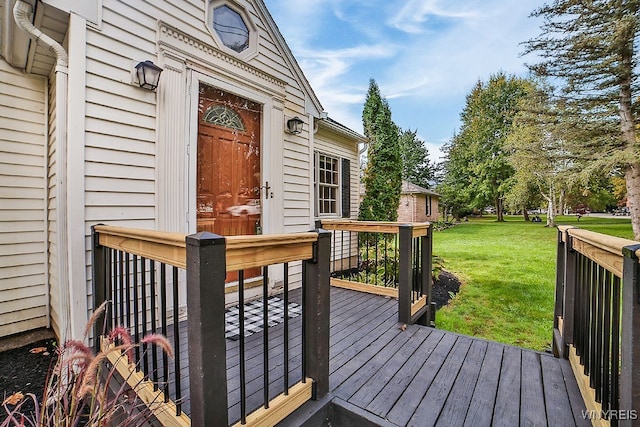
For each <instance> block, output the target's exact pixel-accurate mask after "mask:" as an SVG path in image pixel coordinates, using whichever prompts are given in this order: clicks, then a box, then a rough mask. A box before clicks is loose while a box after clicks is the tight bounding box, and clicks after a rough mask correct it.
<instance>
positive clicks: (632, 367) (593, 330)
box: [553, 227, 640, 425]
mask: <svg viewBox="0 0 640 427" xmlns="http://www.w3.org/2000/svg"><path fill="white" fill-rule="evenodd" d="M558 230H559V231H558V253H557V257H558V258H557V259H558V264H557V275H556V303H555V316H554V336H553V338H554V339H553V343H554V345H553V349H554V353H555V354H556V356H562V357H564V358H567V359H569V361H570V362H571V365H572V367H573V370H574V374H575V376H576V379H577V380H578V385H579V386H580V390H581V392H582V395H583V397H584V400H585V403H586V405H587V409H588V410H589V411H590V417H591V418H592V419H594V420H595V419H598V422H601V423H603V424H605V425H606V424H611V425H631V423H635V422H637V421H634V420H636V419H638V417H640V280H639V279H640V275H639V274H640V266H639V264H638V255H639V254H640V244H639V243H638V242H635V241H631V240H626V239H621V238H616V237H611V236H606V235H603V234H599V233H594V232H591V231H587V230H582V229H578V228H572V227H559V228H558Z"/></svg>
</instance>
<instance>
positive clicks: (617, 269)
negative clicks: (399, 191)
mask: <svg viewBox="0 0 640 427" xmlns="http://www.w3.org/2000/svg"><path fill="white" fill-rule="evenodd" d="M558 230H560V231H561V232H562V235H563V239H562V240H563V242H566V235H569V236H571V237H572V238H573V246H572V248H573V249H574V250H576V251H578V252H580V253H581V254H582V255H584V256H586V257H587V258H589V259H591V260H592V261H594V262H595V263H597V264H598V265H600V266H602V267H604V268H606V269H607V270H609V271H611V272H612V273H614V274H615V275H616V276H618V277H622V266H623V253H622V249H623V248H624V247H626V246H632V245H636V244H637V243H638V242H635V241H633V240H629V239H623V238H621V237H615V236H609V235H606V234H601V233H596V232H594V231H589V230H584V229H581V228H575V227H570V226H559V227H558Z"/></svg>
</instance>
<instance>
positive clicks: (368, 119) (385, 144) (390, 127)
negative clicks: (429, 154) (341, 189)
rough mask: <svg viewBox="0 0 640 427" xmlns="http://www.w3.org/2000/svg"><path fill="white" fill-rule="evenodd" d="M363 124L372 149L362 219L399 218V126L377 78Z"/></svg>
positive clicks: (367, 104) (366, 104) (369, 154)
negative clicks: (394, 120)
mask: <svg viewBox="0 0 640 427" xmlns="http://www.w3.org/2000/svg"><path fill="white" fill-rule="evenodd" d="M362 124H363V127H364V135H365V136H366V137H367V139H368V144H369V148H368V151H367V166H366V168H365V171H364V179H363V181H364V186H365V194H364V198H363V200H362V203H361V204H360V213H359V218H360V219H361V220H369V221H395V220H396V219H397V218H398V204H399V203H400V191H401V189H402V159H401V157H400V142H399V139H398V127H397V126H396V125H395V123H393V121H392V120H391V110H390V109H389V104H388V103H387V101H386V99H384V98H383V97H382V96H381V95H380V89H379V88H378V85H377V84H376V82H375V80H373V79H371V80H370V81H369V91H368V93H367V99H366V101H365V103H364V109H363V111H362Z"/></svg>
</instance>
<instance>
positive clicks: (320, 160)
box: [314, 152, 350, 217]
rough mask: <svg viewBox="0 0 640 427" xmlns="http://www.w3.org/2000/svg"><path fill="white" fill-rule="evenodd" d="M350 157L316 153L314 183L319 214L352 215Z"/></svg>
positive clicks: (317, 213) (317, 212)
mask: <svg viewBox="0 0 640 427" xmlns="http://www.w3.org/2000/svg"><path fill="white" fill-rule="evenodd" d="M349 165H350V162H349V160H348V159H341V158H339V157H337V156H332V155H329V154H324V153H318V152H316V153H315V158H314V166H315V167H314V170H315V174H314V183H315V194H316V215H317V216H342V217H349V215H350V188H349V186H350V179H349V176H350V174H349Z"/></svg>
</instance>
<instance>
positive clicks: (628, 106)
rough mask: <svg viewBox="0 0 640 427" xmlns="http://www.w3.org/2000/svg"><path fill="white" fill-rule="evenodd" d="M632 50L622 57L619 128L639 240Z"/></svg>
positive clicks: (639, 195)
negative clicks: (622, 75)
mask: <svg viewBox="0 0 640 427" xmlns="http://www.w3.org/2000/svg"><path fill="white" fill-rule="evenodd" d="M631 45H632V46H633V42H631ZM632 55H633V49H631V51H627V50H625V51H624V53H623V55H622V61H621V62H622V69H623V71H625V75H624V78H623V80H622V82H621V84H620V125H621V126H620V127H621V130H622V138H623V139H624V142H625V151H627V154H629V155H630V158H632V159H633V160H632V161H631V162H629V164H628V165H627V166H626V167H625V171H624V177H625V182H626V185H627V203H628V204H629V211H630V213H631V227H632V229H633V236H634V239H635V240H640V162H639V161H638V153H637V149H636V123H635V120H634V116H633V106H632V93H631V78H632V76H633V58H632Z"/></svg>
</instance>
